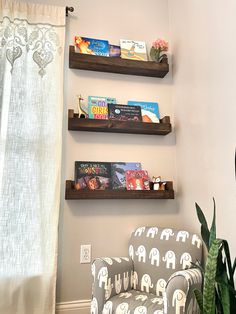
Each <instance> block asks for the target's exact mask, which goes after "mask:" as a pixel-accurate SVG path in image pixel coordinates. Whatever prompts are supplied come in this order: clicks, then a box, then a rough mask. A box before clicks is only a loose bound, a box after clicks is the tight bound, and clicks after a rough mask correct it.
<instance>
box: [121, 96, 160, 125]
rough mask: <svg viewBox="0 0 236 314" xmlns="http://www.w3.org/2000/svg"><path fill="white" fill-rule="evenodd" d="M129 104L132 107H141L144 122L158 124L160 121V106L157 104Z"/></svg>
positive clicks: (139, 102)
mask: <svg viewBox="0 0 236 314" xmlns="http://www.w3.org/2000/svg"><path fill="white" fill-rule="evenodd" d="M127 104H128V105H130V106H140V107H141V110H142V120H143V122H152V123H158V122H159V121H160V113H159V106H158V103H157V102H148V101H132V100H129V101H128V103H127Z"/></svg>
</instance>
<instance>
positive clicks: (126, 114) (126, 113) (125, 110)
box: [108, 104, 142, 121]
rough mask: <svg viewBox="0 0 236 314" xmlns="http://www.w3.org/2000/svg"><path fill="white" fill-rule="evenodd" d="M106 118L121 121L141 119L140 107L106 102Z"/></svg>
mask: <svg viewBox="0 0 236 314" xmlns="http://www.w3.org/2000/svg"><path fill="white" fill-rule="evenodd" d="M108 119H110V120H121V121H142V114H141V107H140V106H127V105H119V104H108Z"/></svg>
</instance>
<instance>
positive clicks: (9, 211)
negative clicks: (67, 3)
mask: <svg viewBox="0 0 236 314" xmlns="http://www.w3.org/2000/svg"><path fill="white" fill-rule="evenodd" d="M64 37H65V8H62V7H54V6H48V5H41V4H29V3H23V2H11V1H8V0H0V123H1V125H0V130H1V134H0V313H1V314H48V313H54V312H55V283H56V265H57V235H58V234H57V233H58V230H57V229H58V217H59V200H60V170H61V146H62V134H61V133H62V112H63V62H64Z"/></svg>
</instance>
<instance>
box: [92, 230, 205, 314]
mask: <svg viewBox="0 0 236 314" xmlns="http://www.w3.org/2000/svg"><path fill="white" fill-rule="evenodd" d="M201 258H202V241H201V239H200V238H199V237H198V236H197V235H196V234H190V233H189V232H188V231H184V230H174V229H168V228H165V229H164V228H158V227H139V228H138V229H136V230H135V231H134V232H133V233H132V235H131V239H130V243H129V258H128V257H113V258H109V257H105V258H97V259H95V261H94V262H93V264H92V275H93V298H92V302H91V314H113V313H114V314H164V313H168V314H172V313H173V314H182V313H189V314H193V313H199V312H198V306H197V302H196V301H195V298H194V295H193V290H194V289H195V288H198V289H201V283H202V276H201V272H200V271H199V270H198V269H197V268H194V267H193V266H192V264H191V262H193V263H194V262H197V261H200V262H201Z"/></svg>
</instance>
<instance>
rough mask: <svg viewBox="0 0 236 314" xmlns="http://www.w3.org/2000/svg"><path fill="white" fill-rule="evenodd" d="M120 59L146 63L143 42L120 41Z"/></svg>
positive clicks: (145, 51)
mask: <svg viewBox="0 0 236 314" xmlns="http://www.w3.org/2000/svg"><path fill="white" fill-rule="evenodd" d="M120 48H121V58H124V59H131V60H141V61H147V50H146V44H145V42H144V41H136V40H128V39H121V40H120Z"/></svg>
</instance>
